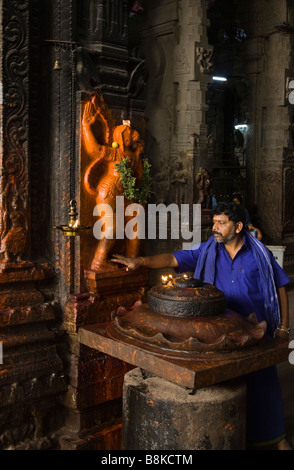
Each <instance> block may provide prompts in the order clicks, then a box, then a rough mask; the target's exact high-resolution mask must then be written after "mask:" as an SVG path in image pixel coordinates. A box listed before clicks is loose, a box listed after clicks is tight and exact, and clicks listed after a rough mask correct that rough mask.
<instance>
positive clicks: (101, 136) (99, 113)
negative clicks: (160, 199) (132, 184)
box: [82, 94, 144, 270]
mask: <svg viewBox="0 0 294 470" xmlns="http://www.w3.org/2000/svg"><path fill="white" fill-rule="evenodd" d="M82 135H83V141H84V146H85V149H86V152H87V154H88V156H89V157H90V159H91V163H90V164H89V166H88V168H87V169H86V171H85V175H84V186H85V189H86V191H87V192H88V193H89V194H90V195H91V196H92V197H94V198H95V200H96V204H108V206H110V207H111V209H112V211H113V217H111V220H109V222H107V217H106V218H105V232H107V230H108V229H109V227H110V225H111V229H112V233H113V234H114V235H113V238H111V239H107V238H102V239H100V240H98V245H97V248H96V251H95V255H94V258H93V260H92V264H91V269H95V270H96V269H105V268H106V269H109V268H110V269H112V270H113V269H116V267H115V265H114V264H113V263H111V262H109V261H108V255H109V253H110V250H111V249H112V247H113V246H114V244H115V241H116V239H115V233H116V196H123V195H124V188H123V186H122V183H121V179H120V177H121V175H120V172H119V170H118V168H117V164H118V163H119V162H122V161H123V160H125V159H128V161H129V166H130V169H131V171H132V174H133V176H134V177H136V181H137V183H138V184H139V183H140V182H141V180H142V175H143V160H142V154H143V151H144V142H143V141H142V140H141V139H140V135H139V133H138V132H137V131H136V130H134V129H132V127H131V126H130V123H129V122H127V123H124V124H121V125H119V126H116V127H112V123H111V119H110V114H109V111H108V110H107V108H106V106H105V104H104V102H103V100H102V98H101V97H100V96H99V95H98V94H95V95H94V96H93V97H92V99H91V100H90V101H88V102H87V103H86V104H85V108H84V113H83V119H82ZM112 140H113V142H112ZM124 203H125V207H126V206H128V205H129V204H131V203H132V201H130V200H128V199H126V198H125V199H124ZM130 218H131V217H130ZM139 241H140V240H139V239H138V238H136V239H133V240H129V239H127V238H126V239H125V243H126V255H127V256H129V257H135V256H137V255H138V253H139Z"/></svg>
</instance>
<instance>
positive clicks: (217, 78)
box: [212, 75, 228, 82]
mask: <svg viewBox="0 0 294 470" xmlns="http://www.w3.org/2000/svg"><path fill="white" fill-rule="evenodd" d="M212 80H215V81H216V82H226V81H227V80H228V79H227V78H226V77H219V76H218V75H214V76H213V77H212Z"/></svg>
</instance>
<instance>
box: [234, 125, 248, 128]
mask: <svg viewBox="0 0 294 470" xmlns="http://www.w3.org/2000/svg"><path fill="white" fill-rule="evenodd" d="M247 127H248V125H247V124H236V126H235V129H247Z"/></svg>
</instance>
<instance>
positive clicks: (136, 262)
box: [111, 253, 178, 271]
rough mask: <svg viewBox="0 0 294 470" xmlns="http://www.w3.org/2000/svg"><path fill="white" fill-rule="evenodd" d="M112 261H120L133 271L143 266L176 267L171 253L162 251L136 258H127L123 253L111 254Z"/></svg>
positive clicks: (176, 263) (154, 267)
mask: <svg viewBox="0 0 294 470" xmlns="http://www.w3.org/2000/svg"><path fill="white" fill-rule="evenodd" d="M111 261H113V262H114V263H120V264H123V265H125V266H126V268H127V270H130V271H134V270H135V269H138V268H140V267H141V266H144V267H145V268H151V269H163V268H177V267H178V262H177V260H176V258H175V257H174V255H173V254H172V253H163V254H161V255H154V256H145V257H144V258H143V257H142V256H140V257H138V258H127V257H126V256H123V255H113V257H112V260H111Z"/></svg>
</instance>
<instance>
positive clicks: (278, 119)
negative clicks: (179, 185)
mask: <svg viewBox="0 0 294 470" xmlns="http://www.w3.org/2000/svg"><path fill="white" fill-rule="evenodd" d="M238 9H239V10H238V14H239V15H240V16H242V17H243V27H244V28H245V31H246V33H247V34H248V39H247V40H246V41H245V42H244V44H243V47H242V50H241V51H242V54H243V57H244V60H243V63H244V64H246V65H245V70H246V73H247V76H248V78H249V89H250V99H249V103H248V104H249V109H250V113H249V115H248V118H249V119H248V125H249V133H248V135H249V139H248V149H247V156H248V172H247V173H248V178H247V179H248V184H247V197H248V200H249V201H250V200H251V203H252V204H251V207H249V209H252V210H253V208H254V205H255V207H256V211H257V213H258V218H259V225H260V229H261V230H262V232H263V241H264V242H265V243H268V244H271V245H286V246H287V248H286V252H285V262H286V264H285V266H287V269H288V267H289V268H290V265H291V264H292V262H293V235H292V233H291V232H292V228H291V227H292V219H293V207H292V204H291V201H292V199H293V198H292V195H293V189H292V187H293V184H292V175H293V159H292V152H293V140H292V122H293V117H292V116H293V113H292V109H291V105H290V103H289V101H288V94H289V90H287V83H288V82H289V79H291V77H292V76H294V73H293V72H294V71H293V64H292V60H291V50H292V49H293V39H292V29H291V27H289V24H288V23H289V20H290V17H291V15H293V8H291V7H290V6H289V2H286V1H282V2H279V1H274V2H272V8H271V9H270V10H265V9H263V8H262V6H261V5H260V4H258V3H256V2H249V4H248V2H240V3H239V4H238ZM257 18H259V19H258V20H257ZM266 36H268V39H265V37H266ZM256 225H257V223H256ZM287 258H288V259H289V263H288V260H287ZM290 258H291V259H292V261H290Z"/></svg>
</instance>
